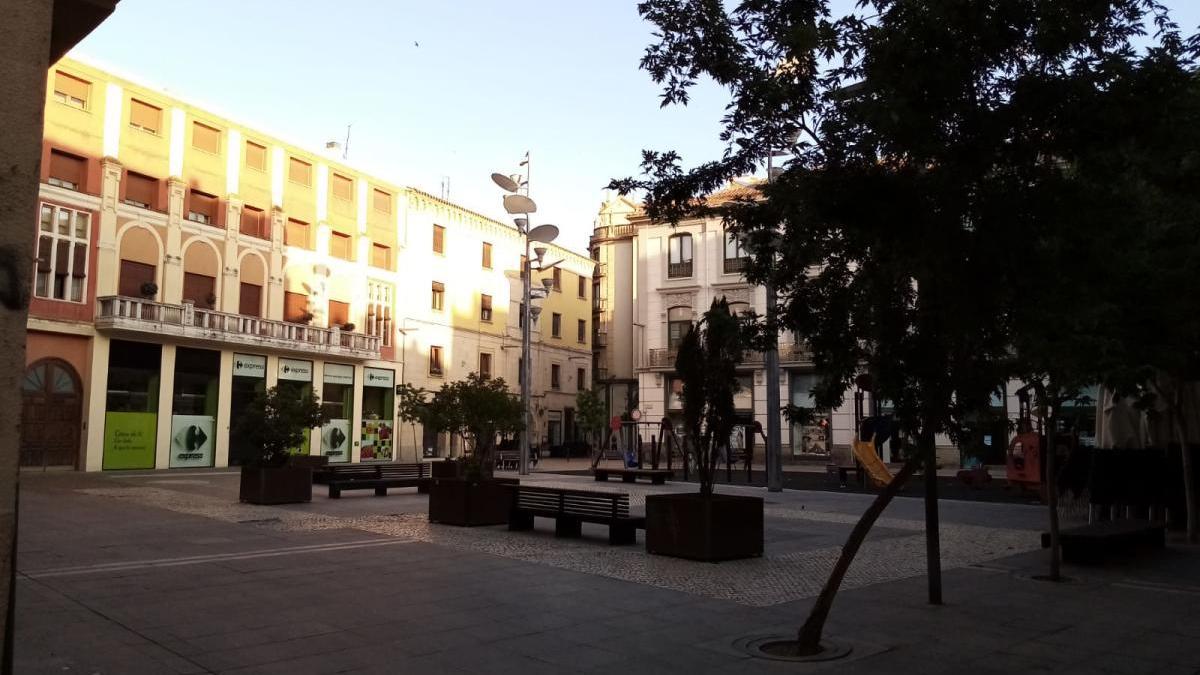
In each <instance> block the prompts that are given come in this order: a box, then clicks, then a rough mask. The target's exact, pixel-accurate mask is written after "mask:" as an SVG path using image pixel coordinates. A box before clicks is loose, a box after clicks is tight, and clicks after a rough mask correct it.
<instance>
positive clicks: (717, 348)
mask: <svg viewBox="0 0 1200 675" xmlns="http://www.w3.org/2000/svg"><path fill="white" fill-rule="evenodd" d="M746 341H747V335H746V332H745V331H744V330H743V328H742V326H741V324H740V323H739V321H738V319H737V317H735V316H733V315H732V314H730V313H729V305H728V303H727V302H726V301H725V299H724V298H721V299H719V300H714V301H713V304H712V307H711V308H710V309H709V310H708V311H707V312H705V313H704V317H703V318H702V319H701V321H700V323H699V324H698V325H697V326H695V327H693V328H692V329H691V330H690V331H688V333H687V335H686V336H684V338H683V341H682V343H680V345H679V354H678V356H677V357H676V359H675V373H676V376H677V377H679V379H680V380H681V381H682V382H683V424H684V429H685V433H686V437H687V445H688V446H689V447H688V450H689V452H690V453H692V455H693V457H694V461H695V465H696V468H697V474H698V476H699V480H700V491H699V493H692V494H689V493H682V494H665V495H649V496H647V497H646V551H647V552H649V553H655V554H659V555H668V556H674V557H677V558H689V559H692V560H704V561H709V562H716V561H720V560H731V559H735V558H749V557H754V556H761V555H762V552H763V500H762V499H761V498H760V497H743V496H737V495H723V494H716V493H715V492H714V491H713V479H714V478H715V476H716V471H717V458H718V455H719V454H720V449H721V448H722V447H728V443H729V437H730V434H731V433H732V431H733V427H734V426H735V425H736V424H737V423H738V422H737V417H736V414H735V409H734V403H733V396H734V394H735V393H737V391H738V387H739V385H738V380H737V370H736V369H737V364H738V362H739V361H740V360H741V358H742V354H743V353H744V351H745V344H746Z"/></svg>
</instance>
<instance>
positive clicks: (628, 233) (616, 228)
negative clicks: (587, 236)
mask: <svg viewBox="0 0 1200 675" xmlns="http://www.w3.org/2000/svg"><path fill="white" fill-rule="evenodd" d="M634 231H635V228H634V226H633V225H604V226H601V227H597V228H596V229H595V230H593V231H592V241H600V240H604V239H620V238H622V237H632V236H633V235H634Z"/></svg>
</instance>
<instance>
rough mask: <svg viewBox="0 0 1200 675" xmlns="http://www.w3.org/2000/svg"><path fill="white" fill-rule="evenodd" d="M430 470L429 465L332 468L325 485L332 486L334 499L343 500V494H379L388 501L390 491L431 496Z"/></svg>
mask: <svg viewBox="0 0 1200 675" xmlns="http://www.w3.org/2000/svg"><path fill="white" fill-rule="evenodd" d="M427 467H428V465H427V464H425V463H417V464H350V465H347V466H330V467H326V469H327V470H326V476H325V480H324V482H325V483H326V484H327V485H329V498H330V499H338V498H340V497H341V496H342V490H375V496H377V497H386V496H387V491H388V488H401V487H415V488H417V492H428V491H429V478H430V476H429V469H428V468H427Z"/></svg>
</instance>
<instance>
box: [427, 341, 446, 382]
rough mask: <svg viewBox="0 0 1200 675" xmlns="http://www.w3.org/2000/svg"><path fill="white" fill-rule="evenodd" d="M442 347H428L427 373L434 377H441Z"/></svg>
mask: <svg viewBox="0 0 1200 675" xmlns="http://www.w3.org/2000/svg"><path fill="white" fill-rule="evenodd" d="M443 372H444V371H443V370H442V348H441V347H438V346H436V345H435V346H432V347H430V348H429V374H430V375H433V376H435V377H441V376H442V373H443Z"/></svg>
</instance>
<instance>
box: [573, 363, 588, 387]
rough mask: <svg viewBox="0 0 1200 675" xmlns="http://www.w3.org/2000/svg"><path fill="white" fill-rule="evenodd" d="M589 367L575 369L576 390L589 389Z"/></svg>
mask: <svg viewBox="0 0 1200 675" xmlns="http://www.w3.org/2000/svg"><path fill="white" fill-rule="evenodd" d="M586 384H587V368H576V369H575V390H576V391H583V390H584V389H587V386H586Z"/></svg>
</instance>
